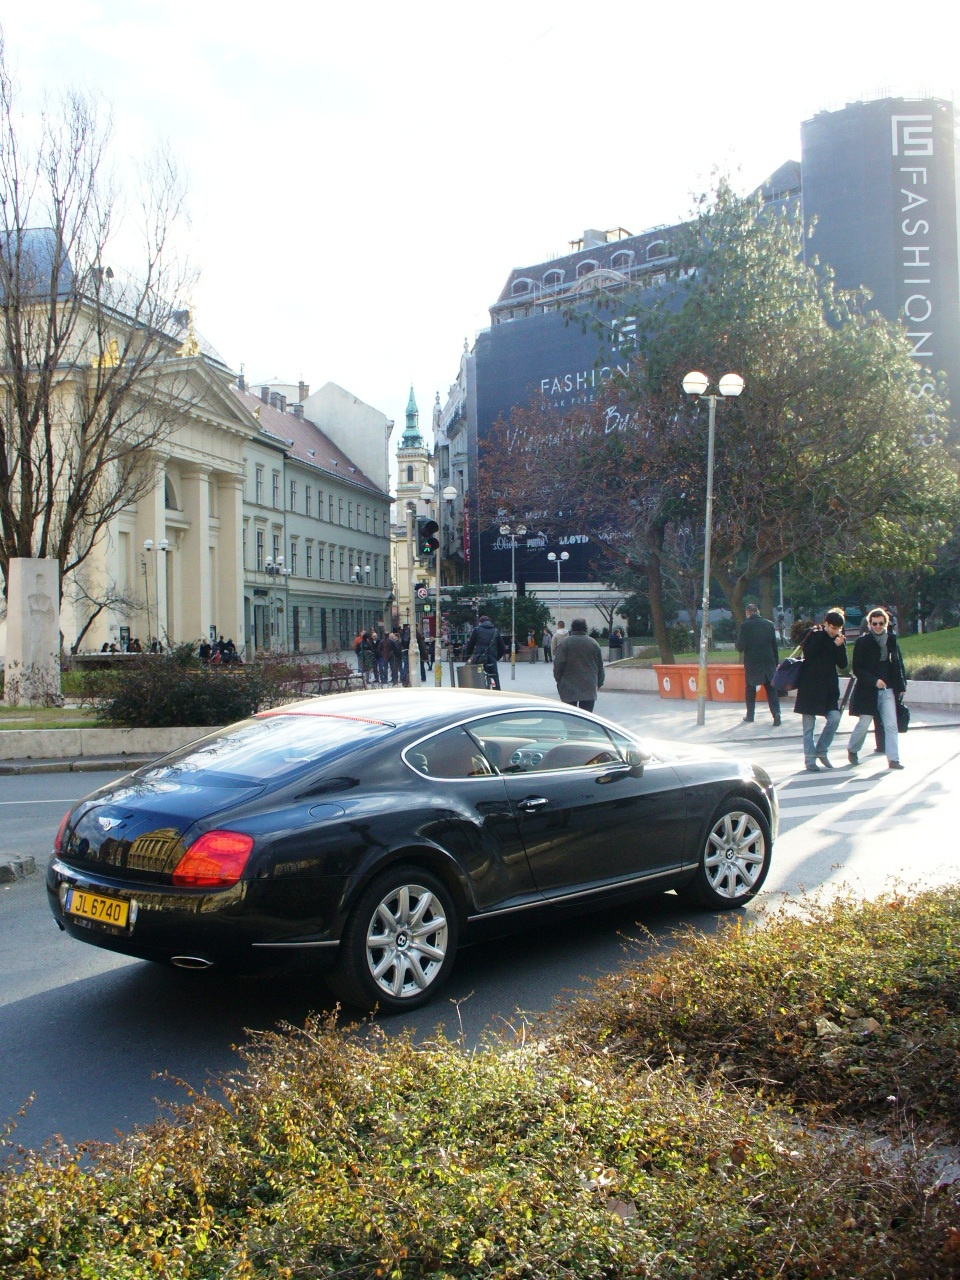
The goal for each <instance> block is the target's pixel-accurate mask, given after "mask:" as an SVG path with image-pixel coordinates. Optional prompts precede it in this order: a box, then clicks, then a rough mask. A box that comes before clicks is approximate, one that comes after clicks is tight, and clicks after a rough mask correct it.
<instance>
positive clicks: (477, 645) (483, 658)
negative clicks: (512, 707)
mask: <svg viewBox="0 0 960 1280" xmlns="http://www.w3.org/2000/svg"><path fill="white" fill-rule="evenodd" d="M506 652H507V646H506V644H505V643H504V640H503V636H502V635H501V634H500V632H499V630H498V629H497V628H496V627H495V626H494V625H493V623H492V622H491V621H490V619H489V618H488V617H487V615H486V614H485V613H481V615H480V618H479V621H478V622H477V625H476V626H475V627H474V628H473V630H472V631H471V633H470V639H469V640H468V641H467V643H466V645H465V646H464V650H463V657H464V660H465V661H466V662H472V663H474V664H476V665H479V666H482V667H483V669H484V672H485V673H486V674H487V675H488V676H490V677H491V678H492V679H493V687H494V688H495V689H499V688H500V668H499V667H498V666H497V662H498V660H499V659H500V658H502V657H503V655H504V654H505V653H506Z"/></svg>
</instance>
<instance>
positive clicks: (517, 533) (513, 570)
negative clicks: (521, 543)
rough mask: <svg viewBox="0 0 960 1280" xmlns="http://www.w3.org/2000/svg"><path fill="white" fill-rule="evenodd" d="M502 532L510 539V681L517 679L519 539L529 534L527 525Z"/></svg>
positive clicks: (505, 527)
mask: <svg viewBox="0 0 960 1280" xmlns="http://www.w3.org/2000/svg"><path fill="white" fill-rule="evenodd" d="M500 532H501V533H502V534H503V536H504V537H505V538H507V537H509V539H510V679H511V680H516V678H517V561H516V555H517V539H518V538H522V537H523V535H524V534H525V533H526V532H527V526H526V525H525V524H518V525H509V524H502V525H501V526H500Z"/></svg>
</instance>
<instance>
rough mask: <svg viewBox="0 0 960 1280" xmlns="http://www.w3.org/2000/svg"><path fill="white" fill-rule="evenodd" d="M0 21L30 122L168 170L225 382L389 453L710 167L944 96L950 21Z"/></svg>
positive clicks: (731, 17) (49, 2) (726, 9)
mask: <svg viewBox="0 0 960 1280" xmlns="http://www.w3.org/2000/svg"><path fill="white" fill-rule="evenodd" d="M4 8H5V10H6V12H5V14H4V17H3V28H4V33H5V36H6V42H7V59H8V64H9V67H10V69H11V70H12V71H13V73H14V74H15V76H16V77H17V79H18V81H19V83H20V87H21V90H22V92H23V94H24V96H25V97H27V98H35V97H36V95H37V94H38V93H39V91H40V90H41V89H42V88H44V87H46V88H48V89H53V90H56V89H57V88H59V87H61V86H63V87H65V86H69V85H81V86H84V87H86V88H90V89H94V90H96V91H98V92H99V93H101V94H102V95H103V97H104V98H105V99H106V100H107V101H108V102H110V103H111V104H112V106H113V109H114V113H115V118H116V125H117V143H118V154H120V155H129V154H134V153H136V152H137V151H142V150H145V149H147V148H148V147H149V146H150V145H151V144H152V142H153V141H154V140H155V139H157V138H158V137H164V138H166V139H167V140H168V141H169V143H170V144H171V146H172V148H173V150H174V152H175V153H176V154H177V156H178V157H179V159H180V161H181V163H182V165H183V167H184V169H185V171H186V173H187V175H188V180H189V188H190V208H191V216H192V233H191V244H190V254H191V257H192V259H193V260H194V261H195V263H196V265H197V266H198V267H199V269H200V271H201V279H200V284H199V286H198V288H197V291H196V320H197V327H198V328H199V330H200V331H201V332H202V333H203V335H204V336H205V337H206V338H207V339H208V341H210V342H211V343H212V344H213V346H214V347H215V348H216V349H217V350H218V351H219V352H220V354H221V355H222V356H223V358H224V359H225V360H226V361H227V363H228V364H229V365H230V366H231V367H232V368H234V369H239V367H240V366H241V364H242V365H243V366H244V367H245V370H246V374H247V377H248V379H250V380H253V381H256V380H258V379H273V378H275V377H279V378H280V379H283V380H286V381H292V382H295V381H296V380H297V379H299V378H303V379H304V380H305V381H306V382H308V383H310V385H311V387H313V388H316V387H319V386H320V385H322V384H323V383H324V382H327V381H333V382H336V383H339V384H340V385H341V386H343V387H345V388H347V389H348V390H350V391H352V392H353V393H354V394H355V395H357V396H359V397H360V398H361V399H363V400H366V401H367V402H368V403H370V404H372V405H374V406H375V407H376V408H378V409H380V410H382V411H383V412H384V413H386V414H387V415H388V416H389V417H391V418H394V419H396V421H397V424H398V428H399V427H400V426H401V425H402V422H403V413H404V408H405V405H406V401H407V395H408V391H409V387H410V384H411V383H412V384H413V385H414V388H415V390H416V395H417V400H418V403H419V406H420V411H421V425H422V426H429V422H430V408H431V406H432V404H433V400H434V396H435V393H436V392H437V391H439V392H440V394H441V399H444V398H445V395H446V391H447V388H448V386H449V384H450V383H451V382H452V381H453V379H454V377H455V376H456V372H457V369H458V363H459V358H460V353H461V351H462V349H463V341H464V338H467V339H468V340H469V342H470V344H471V345H472V343H473V340H474V337H475V334H476V332H477V330H478V329H480V328H482V327H484V326H485V325H486V324H487V323H488V317H487V311H486V309H487V307H488V306H489V304H490V303H491V302H492V301H493V300H494V299H495V298H496V296H497V295H498V293H499V292H500V289H501V288H502V286H503V283H504V281H505V279H506V276H507V274H508V272H509V271H510V269H511V268H512V267H514V266H522V265H525V264H527V263H534V262H540V261H543V260H544V259H546V258H549V257H551V256H553V255H555V254H557V253H562V252H566V251H567V248H568V243H569V241H571V240H573V239H575V238H577V237H579V236H580V235H581V234H582V232H583V230H584V228H586V227H597V228H608V227H616V226H623V227H626V228H627V229H628V230H629V231H630V232H633V233H637V232H640V231H643V230H644V229H645V228H648V227H652V226H655V225H657V224H660V223H669V222H671V221H674V220H675V219H677V218H680V217H682V216H684V215H685V214H686V212H687V211H688V209H689V207H690V196H691V193H692V192H693V191H694V190H699V189H701V188H702V187H703V186H704V184H706V183H708V182H709V178H710V173H711V170H712V169H713V168H714V167H715V166H722V167H725V168H727V169H728V170H730V171H732V172H733V173H734V174H737V175H739V182H740V185H741V186H742V187H744V188H747V187H753V186H755V185H757V184H758V183H759V182H760V181H762V179H763V178H764V177H766V176H767V174H769V173H770V172H772V171H773V170H774V169H775V168H777V167H778V166H779V165H780V164H781V163H782V162H783V161H785V160H787V159H791V158H792V159H799V158H800V123H801V121H802V120H804V119H806V118H808V117H809V116H811V115H813V114H814V113H815V112H817V111H819V110H822V109H825V108H831V107H838V106H842V105H843V104H844V103H845V102H847V101H853V100H856V99H859V98H873V97H877V96H880V95H882V94H885V93H888V92H890V93H904V94H908V95H912V94H916V93H918V92H932V93H935V94H937V95H939V96H944V97H952V96H953V91H954V85H955V83H956V80H957V79H958V78H960V77H958V75H957V72H956V70H955V68H956V66H957V61H956V58H957V55H956V47H957V35H958V31H960V22H958V20H957V18H956V8H955V4H954V3H953V0H950V2H949V3H947V2H946V0H928V3H926V4H924V5H919V6H918V5H909V4H906V3H905V2H903V0H901V2H900V3H895V4H894V3H889V2H888V0H874V2H873V3H869V4H867V3H863V2H861V0H829V2H827V0H807V3H805V4H803V5H800V6H782V5H781V6H776V5H771V4H770V3H769V2H768V0H764V2H763V3H760V2H755V0H742V2H741V3H737V2H736V0H730V3H727V4H716V3H702V2H701V0H688V3H686V4H682V5H678V4H673V5H670V4H658V5H654V4H651V3H649V0H627V2H624V0H608V2H607V3H605V4H598V5H591V4H589V3H585V2H584V0H577V2H576V3H571V2H570V0H510V2H508V3H504V2H503V0H487V2H486V3H484V4H471V5H469V6H468V5H459V4H457V3H456V0H445V2H444V3H435V2H434V0H422V2H418V0H411V3H408V4H405V5H401V4H396V3H389V2H383V0H365V2H364V3H357V4H336V5H334V4H332V3H331V2H330V0H319V2H318V3H314V4H312V5H308V4H306V3H303V2H302V0H301V2H300V3H290V2H289V0H272V3H257V4H252V3H249V2H248V0H234V2H232V3H225V2H223V0H193V2H192V3H189V4H188V3H185V2H184V0H168V2H167V3H164V4H158V3H154V2H153V0H149V2H148V0H123V2H122V3H121V2H120V0H69V3H68V2H67V0H43V3H37V4H23V3H21V4H18V5H15V6H14V5H8V6H4ZM951 13H952V14H953V15H954V16H953V17H952V18H951V17H950V16H949V15H950V14H951ZM128 265H130V266H131V267H133V266H135V264H133V263H131V264H128ZM398 438H399V430H398V431H397V432H395V433H394V444H396V443H397V442H398Z"/></svg>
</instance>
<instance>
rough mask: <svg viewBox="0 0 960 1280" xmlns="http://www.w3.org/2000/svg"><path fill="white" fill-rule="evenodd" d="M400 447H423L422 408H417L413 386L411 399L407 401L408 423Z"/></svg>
mask: <svg viewBox="0 0 960 1280" xmlns="http://www.w3.org/2000/svg"><path fill="white" fill-rule="evenodd" d="M400 447H401V449H422V448H423V436H422V435H421V434H420V410H419V409H418V408H417V401H416V398H415V397H414V394H413V387H412V386H411V388H410V399H409V400H408V401H407V425H406V427H405V428H404V432H403V439H402V440H401V442H400Z"/></svg>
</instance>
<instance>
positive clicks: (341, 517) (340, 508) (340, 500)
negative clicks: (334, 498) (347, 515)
mask: <svg viewBox="0 0 960 1280" xmlns="http://www.w3.org/2000/svg"><path fill="white" fill-rule="evenodd" d="M338 501H339V514H340V520H339V522H338V523H340V524H343V499H342V498H340V499H338Z"/></svg>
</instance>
